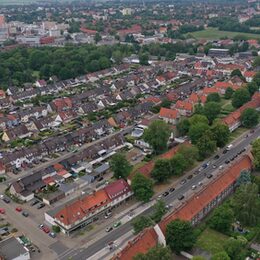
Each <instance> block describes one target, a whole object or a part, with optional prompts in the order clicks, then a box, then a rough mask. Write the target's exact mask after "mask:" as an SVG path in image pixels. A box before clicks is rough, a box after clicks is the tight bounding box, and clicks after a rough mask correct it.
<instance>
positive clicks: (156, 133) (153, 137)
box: [144, 120, 171, 154]
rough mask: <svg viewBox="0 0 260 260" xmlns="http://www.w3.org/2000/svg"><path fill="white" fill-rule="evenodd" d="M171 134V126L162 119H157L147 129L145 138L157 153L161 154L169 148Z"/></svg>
mask: <svg viewBox="0 0 260 260" xmlns="http://www.w3.org/2000/svg"><path fill="white" fill-rule="evenodd" d="M170 135H171V130H170V127H169V126H168V125H167V124H166V123H165V122H164V121H162V120H155V121H153V122H152V123H151V125H150V126H149V127H148V128H147V129H145V131H144V140H145V141H146V142H148V143H149V145H151V147H152V148H153V149H154V152H155V153H156V154H159V153H162V152H164V151H165V150H166V149H167V142H168V140H169V137H170Z"/></svg>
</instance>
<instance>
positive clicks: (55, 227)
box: [52, 225, 60, 233]
mask: <svg viewBox="0 0 260 260" xmlns="http://www.w3.org/2000/svg"><path fill="white" fill-rule="evenodd" d="M52 230H53V232H55V233H59V232H60V227H59V226H56V225H53V226H52Z"/></svg>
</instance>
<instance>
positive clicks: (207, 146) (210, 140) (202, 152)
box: [196, 131, 217, 159]
mask: <svg viewBox="0 0 260 260" xmlns="http://www.w3.org/2000/svg"><path fill="white" fill-rule="evenodd" d="M196 146H197V147H198V150H199V156H200V159H203V158H206V157H207V156H209V155H211V154H212V153H213V152H214V151H215V150H216V148H217V144H216V141H215V140H214V137H213V134H212V133H211V132H210V131H206V132H205V133H204V134H203V136H201V137H200V139H199V140H198V141H197V144H196Z"/></svg>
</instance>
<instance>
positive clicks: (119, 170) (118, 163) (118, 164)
mask: <svg viewBox="0 0 260 260" xmlns="http://www.w3.org/2000/svg"><path fill="white" fill-rule="evenodd" d="M109 164H110V167H111V170H112V171H113V173H114V177H115V178H116V179H120V178H123V179H126V178H127V177H128V175H129V174H130V172H131V170H132V166H131V165H130V164H129V162H128V161H127V159H126V158H125V156H124V155H123V154H121V153H116V154H115V155H113V156H112V158H111V160H110V162H109Z"/></svg>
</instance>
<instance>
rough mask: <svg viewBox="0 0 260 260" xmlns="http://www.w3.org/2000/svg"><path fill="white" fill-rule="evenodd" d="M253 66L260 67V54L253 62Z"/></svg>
mask: <svg viewBox="0 0 260 260" xmlns="http://www.w3.org/2000/svg"><path fill="white" fill-rule="evenodd" d="M253 66H254V67H258V66H260V56H257V57H256V58H255V60H254V63H253Z"/></svg>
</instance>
